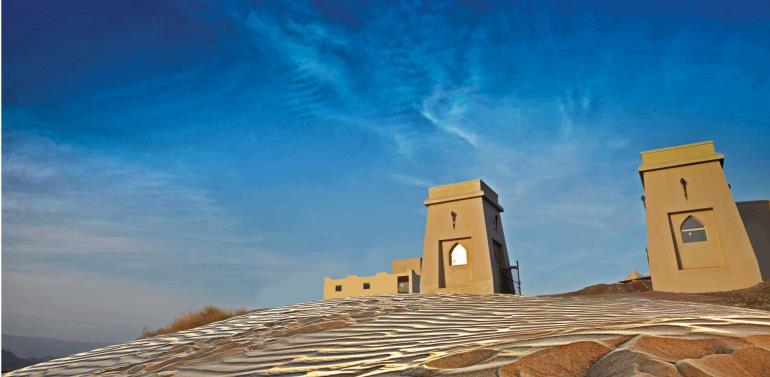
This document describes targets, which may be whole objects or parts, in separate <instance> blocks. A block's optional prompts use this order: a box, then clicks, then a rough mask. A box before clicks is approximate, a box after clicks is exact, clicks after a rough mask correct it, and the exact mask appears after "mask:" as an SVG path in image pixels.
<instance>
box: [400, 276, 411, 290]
mask: <svg viewBox="0 0 770 377" xmlns="http://www.w3.org/2000/svg"><path fill="white" fill-rule="evenodd" d="M398 293H409V276H399V277H398Z"/></svg>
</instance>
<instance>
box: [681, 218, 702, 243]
mask: <svg viewBox="0 0 770 377" xmlns="http://www.w3.org/2000/svg"><path fill="white" fill-rule="evenodd" d="M680 229H681V230H682V242H684V243H688V242H702V241H706V240H707V237H706V228H705V227H704V226H703V224H702V223H701V222H700V221H698V219H696V218H694V217H692V216H690V217H688V218H686V219H685V220H684V222H683V223H682V226H681V227H680Z"/></svg>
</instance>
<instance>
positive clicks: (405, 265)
mask: <svg viewBox="0 0 770 377" xmlns="http://www.w3.org/2000/svg"><path fill="white" fill-rule="evenodd" d="M421 269H422V258H408V259H394V260H393V262H391V270H390V272H391V273H394V274H397V273H399V272H403V271H409V270H414V272H415V273H416V274H417V275H419V274H420V271H421Z"/></svg>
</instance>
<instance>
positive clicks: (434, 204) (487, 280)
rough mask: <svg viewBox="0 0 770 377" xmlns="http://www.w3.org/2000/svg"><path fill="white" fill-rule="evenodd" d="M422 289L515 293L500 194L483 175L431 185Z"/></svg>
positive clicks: (428, 290)
mask: <svg viewBox="0 0 770 377" xmlns="http://www.w3.org/2000/svg"><path fill="white" fill-rule="evenodd" d="M425 206H427V207H428V215H427V219H426V223H425V244H424V246H423V259H422V272H421V276H420V292H422V293H430V292H453V293H459V292H463V293H513V290H514V288H513V279H512V276H511V270H510V264H509V262H508V251H507V249H506V246H505V236H504V234H503V226H502V223H501V221H500V213H501V212H503V207H501V206H500V204H499V203H498V202H497V194H496V193H495V192H494V191H492V189H491V188H489V186H487V185H486V184H485V183H484V182H483V181H481V180H480V179H476V180H472V181H466V182H460V183H454V184H450V185H444V186H437V187H431V188H430V189H429V190H428V200H426V201H425Z"/></svg>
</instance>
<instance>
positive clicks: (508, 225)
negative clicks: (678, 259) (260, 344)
mask: <svg viewBox="0 0 770 377" xmlns="http://www.w3.org/2000/svg"><path fill="white" fill-rule="evenodd" d="M2 10H3V25H2V27H3V30H2V31H3V37H2V38H3V39H2V42H3V44H2V49H3V51H2V52H3V62H2V63H3V66H2V95H3V103H2V121H3V134H2V142H3V151H2V156H3V157H2V160H3V161H2V162H3V171H2V174H3V175H2V177H3V193H2V198H3V204H2V207H3V220H2V225H3V240H2V247H3V251H2V258H3V260H2V276H3V277H2V286H3V289H2V290H3V292H2V294H3V295H2V296H3V298H2V301H3V331H4V332H7V333H12V334H17V335H32V336H48V337H58V338H64V339H79V340H99V341H114V340H122V339H129V338H132V337H134V336H136V335H137V334H138V333H139V331H140V330H141V328H142V326H150V327H157V326H160V325H162V324H164V323H166V322H168V321H169V320H170V319H172V318H173V317H174V316H175V315H177V314H179V313H181V312H183V311H187V310H192V309H195V308H198V307H200V306H202V305H204V304H208V303H213V304H217V305H222V306H227V307H248V308H254V307H265V306H275V305H281V304H287V303H294V302H301V301H307V300H313V299H318V298H320V296H321V284H322V279H323V277H324V276H328V275H331V276H340V275H346V274H351V273H359V274H367V273H374V272H377V271H381V270H386V269H388V267H389V261H390V260H391V259H394V258H403V257H413V256H419V255H421V252H422V237H423V227H424V220H425V218H424V216H425V208H424V207H423V206H422V201H423V200H424V199H425V197H426V195H427V188H428V187H429V186H430V185H435V184H443V183H449V182H454V181H460V180H466V179H472V178H477V177H478V178H482V179H484V180H485V181H486V182H487V183H489V184H490V185H491V186H492V187H493V188H494V189H495V190H496V191H497V192H498V193H499V195H500V198H501V202H502V205H503V206H504V207H505V213H504V214H503V216H502V219H503V225H504V229H505V233H506V237H507V243H508V249H509V252H510V256H511V258H512V259H516V260H519V261H520V263H521V265H522V279H523V288H524V291H525V293H527V294H543V293H553V292H560V291H566V290H574V289H578V288H581V287H583V286H586V285H588V284H593V283H597V282H611V281H615V280H618V279H620V278H622V277H623V276H625V275H626V274H627V273H628V272H629V271H630V270H632V269H633V268H638V269H639V270H640V271H643V272H644V271H647V266H646V260H645V257H644V247H645V239H646V235H645V227H644V212H643V207H642V204H641V202H640V199H639V197H640V195H641V193H642V188H641V184H640V182H639V177H638V174H637V173H636V168H637V166H638V163H639V152H640V151H642V150H645V149H652V148H658V147H665V146H671V145H676V144H683V143H690V142H696V141H701V140H707V139H713V140H715V141H716V143H717V148H718V150H719V151H721V152H723V153H725V154H726V157H727V159H726V164H725V170H726V173H727V175H728V180H729V181H730V183H731V184H732V187H733V193H734V195H735V197H736V199H737V200H749V199H760V198H768V197H770V174H767V172H770V105H768V104H770V49H768V46H770V6H769V5H768V4H767V3H766V2H765V3H764V4H762V3H743V5H741V6H740V7H736V6H734V5H732V4H731V2H724V3H709V2H706V3H703V2H692V3H688V2H685V3H681V4H679V5H675V6H672V5H670V4H668V2H660V3H654V2H653V3H650V2H644V3H635V4H624V3H622V2H589V3H585V4H582V5H581V6H577V5H574V4H571V3H570V2H564V3H561V2H540V1H538V2H520V3H519V2H517V3H515V4H507V3H504V4H498V3H495V2H476V1H473V2H471V1H463V2H458V3H443V2H423V3H421V2H361V3H357V4H355V5H353V4H350V3H349V2H346V1H315V2H310V3H301V2H285V3H280V2H257V3H251V2H248V3H247V2H196V1H185V2H154V1H131V2H128V1H124V2H116V1H109V2H104V1H69V2H59V1H50V2H41V1H5V2H3V9H2Z"/></svg>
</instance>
